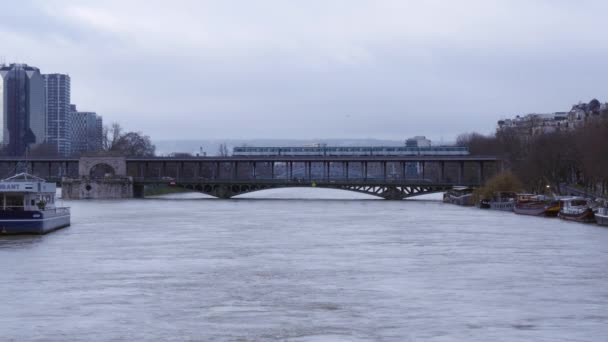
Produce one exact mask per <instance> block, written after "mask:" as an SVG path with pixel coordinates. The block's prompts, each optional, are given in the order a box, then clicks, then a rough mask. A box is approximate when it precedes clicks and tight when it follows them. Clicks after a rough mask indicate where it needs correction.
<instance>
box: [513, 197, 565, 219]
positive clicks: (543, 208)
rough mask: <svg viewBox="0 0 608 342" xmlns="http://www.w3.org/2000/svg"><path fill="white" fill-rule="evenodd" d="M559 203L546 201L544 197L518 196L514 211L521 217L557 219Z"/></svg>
mask: <svg viewBox="0 0 608 342" xmlns="http://www.w3.org/2000/svg"><path fill="white" fill-rule="evenodd" d="M559 210H560V204H559V201H551V200H545V198H544V196H538V195H532V194H518V195H517V200H516V202H515V206H514V207H513V211H514V212H515V213H516V214H519V215H532V216H549V217H555V216H557V214H558V213H559Z"/></svg>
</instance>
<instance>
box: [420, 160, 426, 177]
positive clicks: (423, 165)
mask: <svg viewBox="0 0 608 342" xmlns="http://www.w3.org/2000/svg"><path fill="white" fill-rule="evenodd" d="M425 164H426V162H420V166H421V167H422V179H423V180H424V179H425V178H426V175H425V172H426V165H425Z"/></svg>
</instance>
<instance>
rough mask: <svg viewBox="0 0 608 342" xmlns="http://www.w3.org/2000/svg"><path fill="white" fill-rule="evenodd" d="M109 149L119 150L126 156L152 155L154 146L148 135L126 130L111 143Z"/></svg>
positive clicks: (154, 149)
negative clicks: (126, 131)
mask: <svg viewBox="0 0 608 342" xmlns="http://www.w3.org/2000/svg"><path fill="white" fill-rule="evenodd" d="M111 151H115V152H120V153H121V154H124V155H126V156H128V157H153V156H154V152H155V151H156V146H154V145H152V142H151V141H150V137H149V136H147V135H143V134H142V133H141V132H128V133H126V134H124V135H121V136H120V137H119V138H118V140H117V141H116V142H114V143H113V144H112V149H111Z"/></svg>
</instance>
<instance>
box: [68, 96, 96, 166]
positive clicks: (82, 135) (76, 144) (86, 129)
mask: <svg viewBox="0 0 608 342" xmlns="http://www.w3.org/2000/svg"><path fill="white" fill-rule="evenodd" d="M70 115H71V130H72V132H71V137H72V153H73V154H77V155H78V154H82V153H86V152H97V151H101V149H102V137H103V122H102V119H101V116H99V115H97V114H96V113H94V112H79V111H78V110H77V109H76V106H75V105H71V110H70Z"/></svg>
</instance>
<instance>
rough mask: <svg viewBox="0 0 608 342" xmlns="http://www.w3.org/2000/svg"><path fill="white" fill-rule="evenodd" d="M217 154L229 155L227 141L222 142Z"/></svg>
mask: <svg viewBox="0 0 608 342" xmlns="http://www.w3.org/2000/svg"><path fill="white" fill-rule="evenodd" d="M217 155H218V156H220V157H227V156H228V155H229V153H228V147H227V146H226V143H222V144H220V147H219V149H218V151H217Z"/></svg>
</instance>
